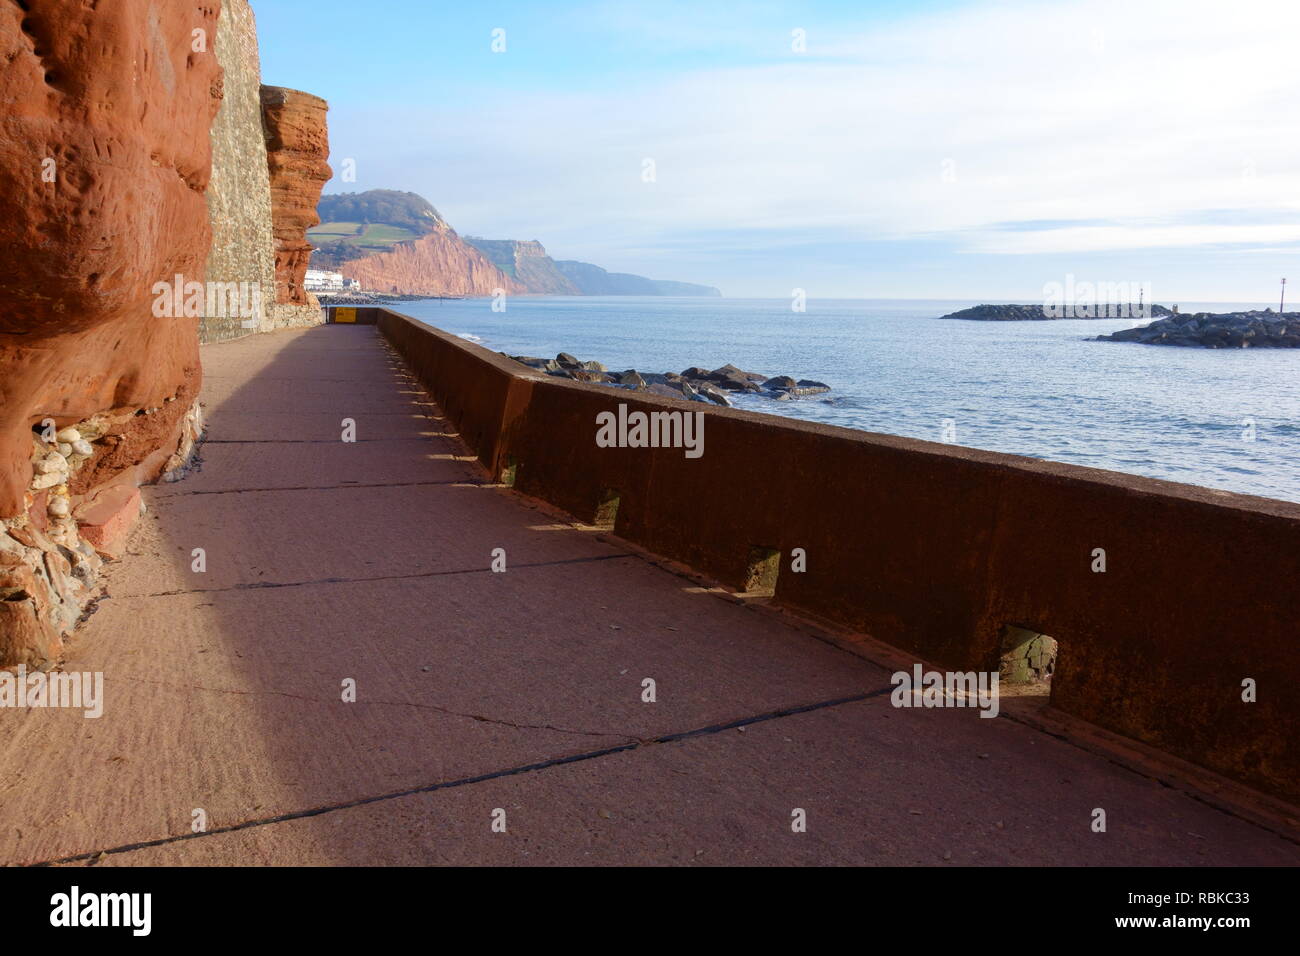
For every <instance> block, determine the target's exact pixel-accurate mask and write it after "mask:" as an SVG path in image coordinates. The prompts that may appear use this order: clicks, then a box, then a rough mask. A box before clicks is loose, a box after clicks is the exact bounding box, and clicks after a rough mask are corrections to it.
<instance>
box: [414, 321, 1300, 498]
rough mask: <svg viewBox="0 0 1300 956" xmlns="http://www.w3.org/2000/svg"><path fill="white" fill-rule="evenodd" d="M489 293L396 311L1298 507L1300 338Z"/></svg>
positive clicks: (773, 410) (787, 409)
mask: <svg viewBox="0 0 1300 956" xmlns="http://www.w3.org/2000/svg"><path fill="white" fill-rule="evenodd" d="M492 301H493V300H491V299H460V300H450V299H431V300H422V301H416V302H404V303H401V304H400V305H399V306H398V307H397V308H398V309H399V310H400V311H402V312H404V313H406V314H408V315H410V316H412V317H414V318H417V319H420V320H421V321H424V322H427V323H428V324H430V325H433V326H436V327H438V328H440V329H443V330H445V331H447V332H451V333H453V334H456V335H458V336H461V337H462V338H465V339H466V340H469V341H472V342H476V343H478V344H480V345H483V346H484V347H486V348H489V349H493V350H495V351H500V352H505V353H507V354H510V355H528V356H538V357H544V358H552V357H554V356H555V355H556V354H557V353H559V352H569V353H571V354H573V355H576V356H577V357H578V358H579V359H582V360H583V361H588V360H595V361H598V362H602V363H604V364H605V365H606V366H607V367H608V368H609V369H611V370H613V371H623V370H625V369H633V368H634V369H637V370H638V371H642V372H681V371H682V370H683V369H686V368H689V367H691V366H702V367H704V368H709V369H713V368H718V367H719V366H722V365H725V364H727V363H731V364H732V365H736V366H739V367H740V368H742V369H744V370H745V371H748V372H760V373H763V374H765V375H790V376H793V377H794V378H796V379H812V380H815V381H819V382H825V383H826V384H827V385H829V386H831V388H832V391H831V392H830V393H829V394H826V395H819V396H816V397H812V398H805V399H800V400H797V401H790V402H777V401H773V400H771V399H768V398H764V397H761V396H740V397H738V398H737V400H736V405H737V406H738V407H741V408H745V409H747V410H750V411H757V412H764V413H767V414H771V415H779V416H785V417H789V418H798V419H804V420H806V421H813V422H823V423H826V424H829V425H838V426H842V427H845V428H853V429H859V430H861V431H866V432H880V433H884V434H888V435H902V436H906V437H909V438H922V439H927V440H930V441H948V442H950V443H952V444H957V445H964V446H967V447H971V448H981V449H986V450H989V451H998V452H1007V453H1010V454H1015V455H1025V456H1028V457H1030V458H1041V459H1048V460H1052V461H1061V462H1070V463H1073V464H1077V465H1086V466H1089V467H1093V468H1105V469H1108V470H1111V471H1118V472H1126V473H1129V474H1135V475H1146V476H1148V477H1152V478H1163V479H1167V480H1170V481H1179V482H1185V483H1188V484H1193V485H1201V486H1204V487H1207V488H1217V489H1223V490H1227V491H1235V492H1242V493H1245V494H1252V495H1261V496H1263V497H1267V498H1278V499H1284V500H1287V501H1300V467H1298V466H1300V349H1257V350H1256V349H1234V350H1221V349H1195V348H1176V347H1168V346H1150V345H1136V344H1131V343H1115V342H1092V341H1088V339H1089V338H1090V337H1092V336H1096V335H1099V334H1103V333H1107V332H1114V331H1117V330H1119V329H1123V328H1131V327H1132V326H1134V325H1137V324H1143V320H1134V319H1095V320H1086V319H1082V320H1080V319H1066V320H1058V321H1050V322H971V321H961V320H946V321H945V320H941V317H942V316H944V315H946V314H948V313H950V312H954V311H956V310H958V309H963V308H966V307H968V306H972V305H977V304H978V303H977V302H976V301H947V300H944V301H938V300H884V299H881V300H876V299H835V300H831V299H809V300H808V301H807V303H806V308H805V311H802V312H795V311H793V309H792V304H791V300H789V299H771V300H767V299H730V298H659V297H645V298H642V297H631V296H610V297H561V296H553V297H552V296H548V297H515V298H511V299H509V300H507V301H506V303H505V311H493V309H492ZM1265 307H1266V306H1264V305H1260V304H1256V303H1180V309H1181V311H1182V312H1184V313H1187V312H1229V311H1237V310H1241V309H1263V308H1265Z"/></svg>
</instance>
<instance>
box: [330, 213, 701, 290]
mask: <svg viewBox="0 0 1300 956" xmlns="http://www.w3.org/2000/svg"><path fill="white" fill-rule="evenodd" d="M316 211H317V215H318V216H319V217H320V225H318V226H315V227H314V228H312V229H311V230H310V231H309V232H308V234H307V237H308V239H310V240H311V242H313V243H314V244H315V246H316V249H315V251H314V252H313V253H312V255H311V265H312V268H313V269H321V270H325V271H336V272H339V273H342V275H343V276H344V277H345V278H348V279H353V280H356V281H357V282H359V283H360V284H361V287H362V289H363V290H364V291H366V292H371V293H374V292H379V293H388V294H392V295H414V296H435V297H446V296H491V295H498V294H507V295H655V296H720V295H722V293H721V292H720V291H719V290H718V289H715V288H714V287H713V286H706V285H698V284H696V283H692V282H674V281H670V280H665V279H647V278H645V277H644V276H638V275H631V274H628V273H619V272H607V271H605V270H604V269H602V268H601V267H600V266H594V265H591V264H590V263H587V262H576V261H570V260H561V261H559V262H557V261H556V260H554V259H552V258H551V257H550V255H548V254H547V252H546V249H545V247H544V246H543V245H542V244H541V243H540V242H538V241H536V240H522V241H521V240H515V239H480V238H476V237H473V236H465V237H462V236H460V235H459V234H457V232H456V230H454V229H453V228H452V227H451V225H450V224H449V223H448V222H447V221H446V220H445V219H443V217H442V215H441V214H440V213H439V212H438V210H437V209H435V208H434V207H433V205H432V204H431V203H430V202H429V201H428V200H426V199H425V198H424V197H423V196H420V195H417V194H416V193H410V192H398V191H396V190H391V189H372V190H370V191H368V192H363V193H341V194H336V195H330V196H323V197H321V201H320V205H319V206H318V207H317V210H316Z"/></svg>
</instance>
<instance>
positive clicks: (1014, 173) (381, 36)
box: [253, 0, 1300, 303]
mask: <svg viewBox="0 0 1300 956" xmlns="http://www.w3.org/2000/svg"><path fill="white" fill-rule="evenodd" d="M253 6H254V10H255V12H256V14H257V18H258V27H259V37H260V42H261V55H262V75H263V82H264V83H268V84H273V85H280V86H289V87H295V88H298V89H304V90H307V91H309V92H312V93H315V94H317V95H319V96H323V97H325V98H326V99H327V100H329V102H330V115H329V122H330V140H331V148H332V155H331V164H332V165H333V167H334V169H335V173H336V175H335V179H334V180H333V181H332V182H330V183H329V184H328V185H327V186H326V192H327V193H336V192H354V191H361V190H366V189H400V190H410V191H412V192H417V193H419V194H420V195H422V196H424V197H425V198H426V199H428V200H429V201H430V202H432V203H433V204H434V206H436V207H437V208H438V210H439V211H440V212H441V213H442V215H443V216H444V218H446V219H447V221H448V222H450V223H451V224H452V226H453V227H454V228H455V229H456V230H457V231H458V232H459V233H461V234H462V235H473V236H481V237H485V238H490V239H537V240H540V241H541V242H542V243H543V244H544V245H545V246H546V248H547V251H548V252H550V254H551V255H552V256H553V257H555V258H557V259H580V260H583V261H587V262H593V263H596V264H597V265H600V266H603V267H605V268H607V269H610V270H611V271H619V272H633V273H637V274H640V275H647V276H651V277H653V278H659V279H677V280H683V281H691V282H702V283H706V284H709V285H714V286H718V287H719V288H721V289H722V290H723V292H724V293H725V294H726V295H729V296H745V297H782V298H783V297H789V296H790V295H791V294H792V292H793V290H795V289H802V290H805V292H806V293H807V295H808V296H809V297H811V298H952V299H980V300H1004V301H1028V302H1033V301H1040V300H1041V299H1042V297H1043V294H1044V291H1043V290H1044V289H1045V288H1046V287H1047V286H1048V285H1049V284H1050V283H1060V284H1066V283H1067V279H1068V277H1073V280H1074V282H1075V283H1076V284H1077V283H1082V282H1093V283H1122V282H1128V283H1133V284H1149V287H1150V288H1151V290H1152V296H1153V298H1154V299H1155V301H1158V302H1165V303H1174V302H1179V301H1184V302H1267V301H1272V300H1274V299H1276V298H1277V293H1278V289H1279V285H1280V280H1281V278H1282V277H1284V276H1288V275H1291V276H1293V277H1294V278H1293V279H1292V282H1293V283H1294V284H1295V285H1294V288H1295V290H1296V295H1298V296H1300V124H1298V123H1297V122H1296V115H1297V111H1298V110H1297V104H1300V67H1298V65H1297V62H1296V48H1297V44H1300V3H1298V2H1296V0H1213V2H1209V0H1032V2H1007V0H878V2H877V0H854V2H809V3H796V2H762V0H758V2H753V3H728V2H725V0H711V2H707V3H704V2H699V0H693V2H678V0H654V2H631V0H591V2H572V3H566V2H563V0H548V2H546V3H539V2H536V0H533V2H526V3H494V2H485V0H470V2H463V0H462V2H456V3H448V2H442V0H371V2H370V3H357V2H356V0H253ZM345 168H346V169H354V170H355V177H354V178H355V181H351V182H343V181H342V176H341V175H340V174H341V173H342V172H343V170H344V169H345Z"/></svg>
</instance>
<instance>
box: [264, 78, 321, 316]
mask: <svg viewBox="0 0 1300 956" xmlns="http://www.w3.org/2000/svg"><path fill="white" fill-rule="evenodd" d="M261 101H262V127H263V130H264V132H265V134H266V154H267V165H268V168H269V169H270V174H271V227H272V231H273V233H274V236H275V305H274V307H273V308H272V312H273V313H278V312H281V311H284V312H290V313H291V312H292V311H293V310H295V309H296V310H299V311H301V310H310V312H311V313H312V315H311V316H310V318H312V319H314V320H315V321H319V319H320V303H319V302H317V301H316V299H315V296H313V295H312V294H311V293H309V292H308V291H307V290H306V289H305V288H304V287H303V279H304V278H305V277H306V275H307V263H308V261H309V260H310V259H311V253H312V245H311V243H310V242H308V241H307V230H308V229H310V228H311V227H312V226H315V225H318V224H319V223H320V218H319V217H318V216H317V215H316V206H317V204H318V203H319V202H320V194H321V189H323V188H324V186H325V184H326V183H327V182H329V179H330V177H331V176H332V175H334V173H333V170H331V169H330V166H329V163H328V162H326V160H327V159H328V158H329V151H330V150H329V129H328V126H327V123H326V114H327V112H328V111H329V104H328V103H326V102H325V101H324V100H323V99H321V98H320V97H319V96H312V95H311V94H310V93H303V92H301V91H299V90H289V89H285V88H284V87H280V86H263V87H262V88H261ZM282 307H284V308H282ZM292 318H293V317H292V315H290V316H287V317H286V320H287V321H288V322H290V323H292ZM304 318H307V316H304ZM273 324H277V325H278V324H284V323H283V322H275V323H273Z"/></svg>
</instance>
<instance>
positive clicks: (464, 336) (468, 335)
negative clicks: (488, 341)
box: [457, 332, 483, 342]
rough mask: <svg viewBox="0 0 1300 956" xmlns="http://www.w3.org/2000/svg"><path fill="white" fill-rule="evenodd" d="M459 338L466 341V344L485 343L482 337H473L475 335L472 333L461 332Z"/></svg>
mask: <svg viewBox="0 0 1300 956" xmlns="http://www.w3.org/2000/svg"><path fill="white" fill-rule="evenodd" d="M457 338H461V339H464V340H465V341H466V342H482V341H483V339H482V337H481V336H478V335H473V334H472V333H470V332H461V333H460V334H459V335H458V336H457Z"/></svg>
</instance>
